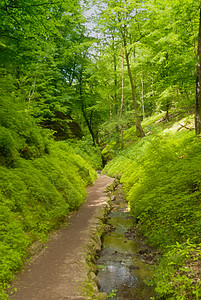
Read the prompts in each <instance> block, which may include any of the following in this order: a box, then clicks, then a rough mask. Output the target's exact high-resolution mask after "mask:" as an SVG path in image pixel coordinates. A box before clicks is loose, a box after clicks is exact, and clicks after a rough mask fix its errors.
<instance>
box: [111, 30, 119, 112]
mask: <svg viewBox="0 0 201 300" xmlns="http://www.w3.org/2000/svg"><path fill="white" fill-rule="evenodd" d="M112 37H113V52H114V56H113V62H114V88H115V91H114V107H115V113H116V114H117V111H118V105H117V58H116V53H115V45H114V36H112Z"/></svg>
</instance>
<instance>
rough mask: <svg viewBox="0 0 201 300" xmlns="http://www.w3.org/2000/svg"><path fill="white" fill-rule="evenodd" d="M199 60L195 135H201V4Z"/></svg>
mask: <svg viewBox="0 0 201 300" xmlns="http://www.w3.org/2000/svg"><path fill="white" fill-rule="evenodd" d="M197 55H198V60H197V78H196V107H195V133H196V135H199V134H200V133H201V4H200V26H199V37H198V54H197Z"/></svg>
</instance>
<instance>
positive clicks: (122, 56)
mask: <svg viewBox="0 0 201 300" xmlns="http://www.w3.org/2000/svg"><path fill="white" fill-rule="evenodd" d="M121 67H122V86H121V107H120V122H122V114H123V106H124V48H123V42H122V55H121ZM120 131H121V147H122V148H123V126H122V124H121V125H120Z"/></svg>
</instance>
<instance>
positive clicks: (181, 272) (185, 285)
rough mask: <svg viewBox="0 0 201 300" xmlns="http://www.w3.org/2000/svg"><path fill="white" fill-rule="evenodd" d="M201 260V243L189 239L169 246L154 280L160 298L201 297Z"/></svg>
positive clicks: (183, 298) (178, 299)
mask: <svg viewBox="0 0 201 300" xmlns="http://www.w3.org/2000/svg"><path fill="white" fill-rule="evenodd" d="M200 260H201V244H198V245H196V244H194V243H192V242H190V241H189V240H188V241H187V242H186V243H184V244H179V243H177V244H176V245H174V246H171V247H169V249H168V251H167V252H166V253H165V254H164V256H163V258H162V260H161V262H160V266H159V267H158V269H157V272H156V275H155V278H154V280H153V283H155V284H156V285H157V287H156V292H157V295H158V298H159V299H161V297H165V298H166V299H172V300H173V299H177V300H180V299H182V300H187V299H188V300H189V299H192V300H193V299H196V300H198V299H200V297H201V284H200ZM158 298H157V299H158ZM154 299H155V298H154Z"/></svg>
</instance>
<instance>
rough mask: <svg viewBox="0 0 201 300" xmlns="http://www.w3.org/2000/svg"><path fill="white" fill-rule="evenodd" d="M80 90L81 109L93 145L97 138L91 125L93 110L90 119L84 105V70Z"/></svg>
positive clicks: (80, 79)
mask: <svg viewBox="0 0 201 300" xmlns="http://www.w3.org/2000/svg"><path fill="white" fill-rule="evenodd" d="M79 90H80V100H81V103H82V104H81V110H82V113H83V117H84V119H85V122H86V124H87V127H88V129H89V132H90V134H91V137H92V141H93V145H94V146H95V145H96V139H95V135H94V132H93V129H92V126H91V122H92V112H91V115H90V118H89V119H88V117H87V114H86V109H85V106H84V99H83V95H82V72H81V73H80V78H79Z"/></svg>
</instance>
